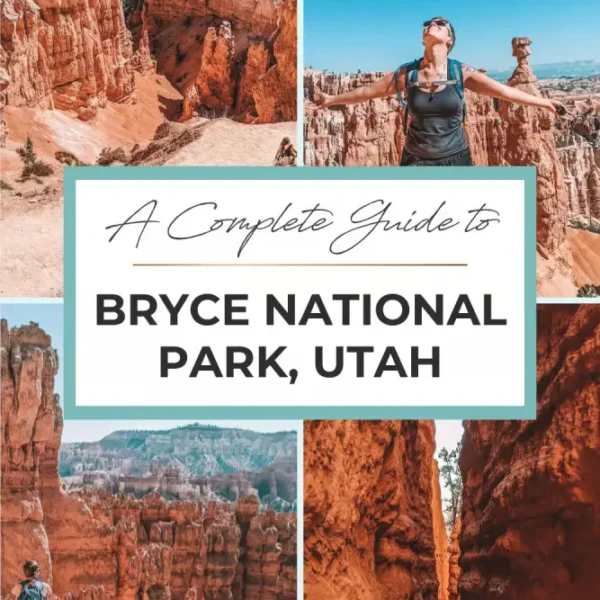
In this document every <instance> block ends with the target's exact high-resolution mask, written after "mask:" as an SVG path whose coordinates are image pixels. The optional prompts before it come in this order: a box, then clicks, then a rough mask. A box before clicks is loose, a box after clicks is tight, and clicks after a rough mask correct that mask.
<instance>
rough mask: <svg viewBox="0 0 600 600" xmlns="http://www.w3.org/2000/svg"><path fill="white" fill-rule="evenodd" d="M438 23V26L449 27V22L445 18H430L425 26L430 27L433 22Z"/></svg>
mask: <svg viewBox="0 0 600 600" xmlns="http://www.w3.org/2000/svg"><path fill="white" fill-rule="evenodd" d="M432 23H433V24H434V25H437V26H438V27H448V25H449V22H448V21H446V20H444V19H430V20H429V21H425V23H423V27H429V26H430V25H431V24H432Z"/></svg>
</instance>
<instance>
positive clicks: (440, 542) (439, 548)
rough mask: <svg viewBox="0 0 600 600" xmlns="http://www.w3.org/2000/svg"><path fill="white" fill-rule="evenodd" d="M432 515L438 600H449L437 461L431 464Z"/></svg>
mask: <svg viewBox="0 0 600 600" xmlns="http://www.w3.org/2000/svg"><path fill="white" fill-rule="evenodd" d="M431 515H432V517H433V541H434V543H435V571H436V573H437V579H438V583H439V588H438V600H448V573H449V569H448V534H447V533H446V523H445V521H444V510H443V508H442V490H441V489H440V471H439V469H438V463H437V460H433V461H432V463H431Z"/></svg>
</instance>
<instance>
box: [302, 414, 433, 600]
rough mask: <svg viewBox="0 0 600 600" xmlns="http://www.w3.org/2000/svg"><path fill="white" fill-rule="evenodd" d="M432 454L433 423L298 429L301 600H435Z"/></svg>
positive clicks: (318, 424) (324, 424)
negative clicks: (301, 471)
mask: <svg viewBox="0 0 600 600" xmlns="http://www.w3.org/2000/svg"><path fill="white" fill-rule="evenodd" d="M434 446H435V442H434V425H433V422H431V421H306V422H305V423H304V486H305V487H304V579H305V581H304V594H305V596H304V597H305V598H306V600H322V599H324V598H335V599H336V600H403V599H406V598H415V599H416V598H420V599H422V600H437V599H438V578H437V573H436V566H437V565H436V546H435V541H434V518H433V516H432V505H433V497H432V495H433V485H432V477H433V472H434V471H433V451H434ZM438 502H439V500H438Z"/></svg>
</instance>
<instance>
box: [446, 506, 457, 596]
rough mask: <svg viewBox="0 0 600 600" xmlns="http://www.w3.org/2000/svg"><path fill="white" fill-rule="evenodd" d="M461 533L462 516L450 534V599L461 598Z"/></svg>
mask: <svg viewBox="0 0 600 600" xmlns="http://www.w3.org/2000/svg"><path fill="white" fill-rule="evenodd" d="M459 535H460V518H459V519H457V520H456V522H455V523H454V526H453V527H452V532H451V534H450V544H449V545H448V600H460V594H459V593H458V581H459V579H460V566H459V564H458V563H459V560H460V545H459V543H458V537H459Z"/></svg>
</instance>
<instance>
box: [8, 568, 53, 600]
mask: <svg viewBox="0 0 600 600" xmlns="http://www.w3.org/2000/svg"><path fill="white" fill-rule="evenodd" d="M23 573H24V574H25V579H24V580H23V581H21V582H19V583H17V585H15V587H14V588H13V589H12V590H11V591H10V594H11V600H13V599H15V600H50V599H51V598H52V589H51V588H50V586H49V585H48V584H47V583H43V582H42V581H40V580H39V574H40V567H39V565H38V564H37V563H36V562H35V560H28V561H26V562H25V564H24V565H23Z"/></svg>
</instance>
